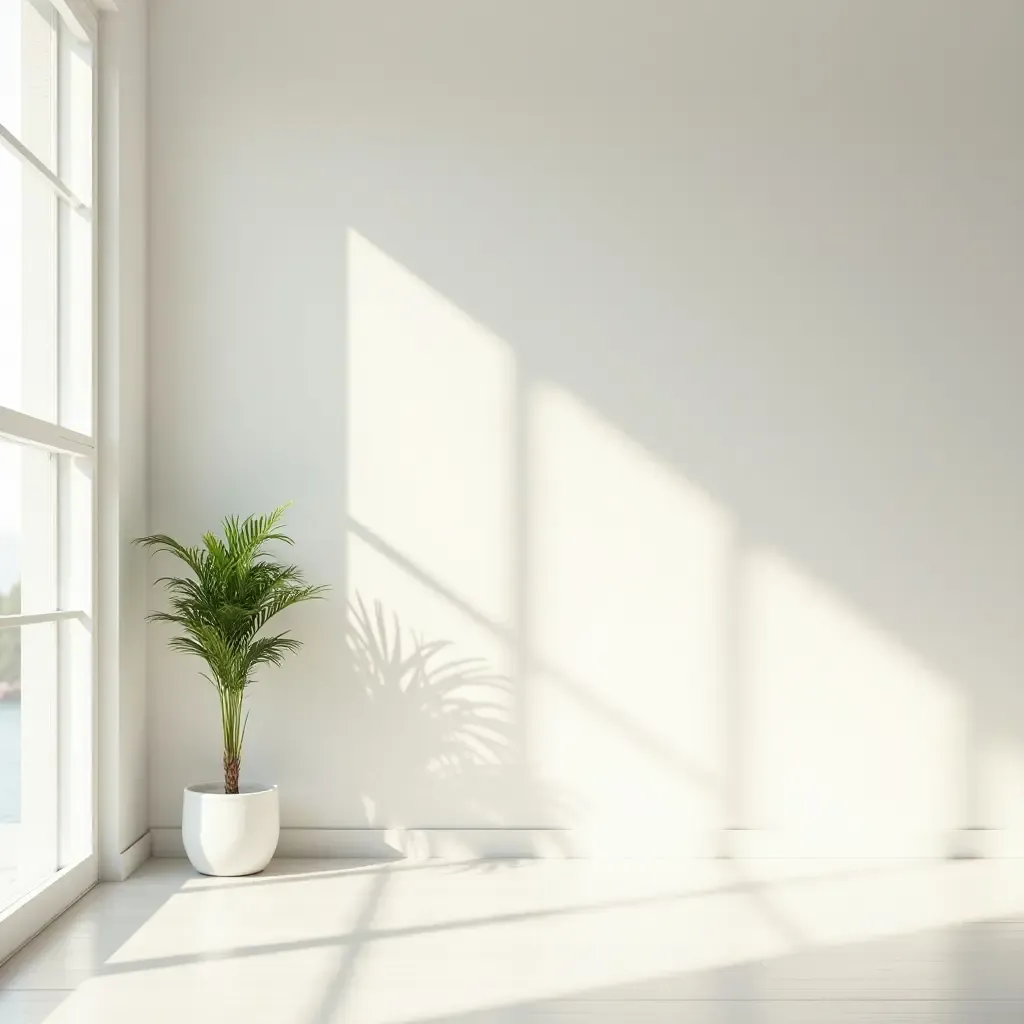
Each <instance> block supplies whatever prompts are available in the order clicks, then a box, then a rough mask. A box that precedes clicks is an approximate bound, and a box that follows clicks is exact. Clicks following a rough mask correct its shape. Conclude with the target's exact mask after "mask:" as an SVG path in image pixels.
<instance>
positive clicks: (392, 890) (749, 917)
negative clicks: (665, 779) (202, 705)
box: [0, 860, 1024, 1024]
mask: <svg viewBox="0 0 1024 1024" xmlns="http://www.w3.org/2000/svg"><path fill="white" fill-rule="evenodd" d="M43 1021H45V1022H47V1024H99V1022H102V1024H129V1022H130V1024H139V1022H144V1024H163V1022H172V1021H173V1022H184V1024H206V1022H210V1024H230V1022H232V1021H244V1022H245V1024H270V1022H273V1024H328V1022H339V1021H349V1022H354V1024H385V1022H387V1024H399V1022H403V1024H413V1022H438V1021H453V1022H458V1024H499V1022H501V1024H511V1022H524V1024H525V1022H529V1024H540V1022H547V1024H582V1022H584V1021H600V1022H605V1024H607V1022H611V1021H616V1022H618V1021H621V1022H623V1024H655V1022H658V1024H661V1022H668V1021H672V1022H682V1024H688V1022H698V1021H699V1022H722V1024H725V1022H728V1024H838V1022H861V1021H865V1022H886V1024H894V1022H897V1021H900V1022H903V1021H915V1022H953V1021H955V1022H957V1024H985V1022H989V1021H993V1022H997V1021H998V1022H1011V1021H1012V1022H1014V1024H1022V1022H1024V861H1012V860H1006V861H988V862H982V861H974V862H943V863H938V862H929V863H919V862H907V861H887V862H872V863H864V862H859V863H847V862H841V861H814V862H806V861H803V862H797V861H775V862H759V863H749V862H747V863H743V864H736V863H732V862H727V861H676V862H673V861H656V862H642V861H607V862H601V861H525V862H524V861H519V862H513V861H507V862H502V861H492V862H483V863H475V864H466V865H457V864H446V863H437V862H427V863H420V864H414V863H408V862H405V863H398V864H391V865H380V864H359V863H355V862H345V861H334V862H329V863H326V862H313V861H292V862H282V863H277V864H275V865H274V866H273V867H272V868H271V869H270V870H269V871H268V872H267V873H265V874H263V875H261V876H258V877H254V878H249V879H239V880H223V879H206V878H199V877H197V876H196V875H194V874H193V873H192V872H191V870H190V869H189V868H188V866H187V865H186V864H185V863H184V862H178V861H163V862H161V861H151V862H150V863H148V864H146V865H145V866H144V867H143V868H142V870H141V871H140V872H139V873H138V875H136V877H134V878H132V879H131V880H130V881H128V882H127V883H124V884H123V885H110V886H101V887H99V888H98V889H96V890H94V891H93V892H92V893H90V894H89V895H88V896H87V897H86V898H85V899H83V900H82V901H81V902H80V903H79V904H77V905H76V906H75V907H74V908H72V910H71V911H69V912H68V913H67V914H66V915H65V916H64V917H63V918H61V919H60V920H59V921H58V922H56V923H55V924H54V925H52V926H51V927H50V929H49V930H48V931H47V932H45V933H44V934H43V935H42V936H41V937H40V938H38V939H37V940H36V941H35V942H34V943H33V944H32V945H30V946H28V947H27V948H26V949H24V950H23V951H22V952H21V953H19V954H18V955H17V956H15V957H14V958H13V959H12V960H10V961H9V962H8V963H7V964H6V965H5V966H4V967H3V968H2V969H0V1022H2V1024H40V1022H43Z"/></svg>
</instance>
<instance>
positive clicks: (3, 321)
mask: <svg viewBox="0 0 1024 1024" xmlns="http://www.w3.org/2000/svg"><path fill="white" fill-rule="evenodd" d="M2 2H3V0H0V3H2ZM57 202H58V201H57V197H56V196H55V194H54V193H53V191H52V190H51V189H50V187H49V185H48V184H47V183H46V182H45V181H43V180H42V178H41V177H40V176H39V175H37V174H35V173H34V172H32V171H31V170H29V169H28V168H27V167H25V166H24V165H23V164H22V162H21V161H20V160H18V159H17V158H16V157H15V156H14V155H13V154H12V153H11V152H10V151H8V150H7V149H5V148H3V147H0V405H4V406H7V407H8V408H10V409H17V410H18V411H19V412H25V413H28V414H29V415H30V416H36V417H38V418H39V419H46V420H53V419H54V418H55V415H56V411H57V410H56V406H57V401H56V399H57V251H56V250H57V246H56V239H57Z"/></svg>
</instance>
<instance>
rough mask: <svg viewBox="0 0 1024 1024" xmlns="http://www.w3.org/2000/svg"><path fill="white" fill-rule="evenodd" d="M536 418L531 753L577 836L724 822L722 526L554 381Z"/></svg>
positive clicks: (727, 533)
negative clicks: (571, 812)
mask: <svg viewBox="0 0 1024 1024" xmlns="http://www.w3.org/2000/svg"><path fill="white" fill-rule="evenodd" d="M529 415H530V422H529V437H530V448H529V453H528V454H529V457H530V459H531V477H530V483H531V490H530V494H529V497H528V500H529V523H530V529H529V557H528V565H529V567H530V579H529V582H528V588H529V589H528V607H529V609H530V621H529V636H530V640H531V646H532V650H533V666H534V670H533V672H532V674H531V677H530V679H529V681H528V689H527V692H528V695H529V696H528V707H529V709H530V718H529V730H530V731H529V736H530V743H531V746H530V750H531V755H532V756H533V757H534V759H535V760H536V761H537V762H538V763H539V764H540V765H541V766H542V767H543V769H544V770H545V771H547V772H550V773H552V774H553V775H555V776H556V777H558V778H559V779H561V780H563V781H564V782H565V784H566V785H567V786H568V787H569V788H570V789H571V790H572V791H573V792H574V794H576V795H577V797H578V799H579V801H580V811H579V817H578V818H577V820H576V821H575V822H574V824H575V826H576V827H577V828H580V829H582V830H583V831H594V832H596V833H598V834H601V835H603V836H605V837H607V838H609V839H610V838H611V837H613V836H618V837H619V839H620V840H624V841H628V840H629V829H628V826H630V825H634V826H635V825H640V826H642V830H643V831H642V835H640V836H638V837H637V838H639V839H641V841H642V845H646V848H647V849H648V850H652V849H656V848H658V844H659V842H660V841H661V840H665V839H668V840H669V841H670V842H669V845H674V844H673V843H672V842H671V841H672V840H673V839H676V838H679V837H681V836H683V835H686V834H692V833H694V832H695V831H701V830H709V829H713V828H716V827H719V826H720V825H721V824H722V821H721V815H722V808H721V788H720V787H721V771H722V751H721V739H722V723H721V711H722V708H721V704H722V692H721V677H722V671H723V662H722V659H723V619H724V611H725V602H726V600H727V594H726V587H727V578H728V572H727V569H728V559H729V556H730V550H731V543H732V524H731V521H730V518H729V516H728V515H727V514H726V513H725V512H724V511H723V510H722V509H721V508H720V507H719V506H718V505H717V504H716V503H715V502H714V501H712V500H711V499H710V498H709V497H708V496H707V495H706V494H704V493H703V492H701V491H700V490H698V489H697V488H695V487H693V486H691V485H689V484H687V483H686V482H685V481H683V480H682V479H681V478H680V477H679V476H678V475H677V474H676V473H674V472H673V471H671V470H669V469H667V468H666V467H665V466H664V465H662V464H661V463H660V462H659V461H658V460H657V459H655V458H654V457H653V456H652V455H651V454H650V453H649V452H647V451H646V450H645V449H644V448H642V447H641V446H640V445H638V444H636V443H635V442H633V441H631V440H630V439H628V438H627V437H625V436H624V435H623V434H622V433H621V432H619V431H617V430H615V429H614V428H612V427H611V426H609V425H608V424H607V423H606V422H605V421H603V420H602V419H601V418H599V417H598V416H597V415H596V414H594V413H593V412H592V411H590V410H589V409H588V408H587V407H586V406H584V405H583V404H582V403H581V402H579V401H578V400H577V399H575V398H574V397H572V396H571V395H569V394H568V393H567V392H565V391H563V390H561V389H559V388H557V387H555V386H554V385H549V384H543V385H538V386H537V387H536V388H535V389H534V390H533V391H532V393H531V395H530V402H529ZM624 827H625V830H624ZM654 833H657V836H656V835H654Z"/></svg>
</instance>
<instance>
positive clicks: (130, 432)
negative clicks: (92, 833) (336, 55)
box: [98, 0, 149, 878]
mask: <svg viewBox="0 0 1024 1024" xmlns="http://www.w3.org/2000/svg"><path fill="white" fill-rule="evenodd" d="M146 13H147V12H146V4H145V2H144V0H119V2H118V11H117V13H106V14H104V15H102V18H101V22H100V42H99V76H100V78H99V80H100V90H101V91H100V100H99V109H98V125H99V140H100V141H99V145H100V152H99V168H100V176H99V198H98V203H99V208H100V219H99V222H100V239H99V259H100V306H99V331H100V346H101V360H100V368H101V377H100V405H99V408H100V422H99V438H100V458H101V465H100V481H101V483H100V486H101V487H102V488H103V491H102V497H101V508H102V509H103V510H104V512H105V515H104V516H103V517H102V518H101V520H100V524H99V543H100V558H99V564H100V565H101V566H102V567H103V570H104V572H106V570H107V568H108V567H109V569H110V572H109V575H107V576H104V577H103V578H102V580H101V585H100V613H101V614H100V616H99V617H98V622H99V623H100V632H99V636H98V644H99V652H100V662H99V664H100V679H99V692H100V704H99V715H100V723H99V726H100V727H99V778H100V787H99V792H100V807H99V811H100V815H99V819H100V870H101V873H102V874H103V876H104V877H106V878H119V877H121V875H122V873H123V872H124V870H125V862H124V861H123V859H122V856H121V855H122V853H124V852H125V851H126V850H128V849H129V848H130V847H131V846H132V845H133V844H134V843H135V842H136V841H137V840H139V839H140V838H141V837H143V836H145V835H146V833H147V831H148V826H149V784H148V774H147V773H148V767H149V765H148V760H149V755H148V751H147V744H146V735H147V723H146V639H147V634H146V628H145V623H144V622H143V613H144V610H145V606H146V601H147V582H148V581H147V576H146V573H147V568H148V566H147V563H146V560H145V558H144V556H143V555H142V553H141V552H140V551H139V550H138V549H137V548H134V547H133V546H132V540H133V538H135V537H139V536H142V535H143V534H145V533H146V532H147V531H146V527H147V517H148V516H147V489H148V479H147V475H146V447H147V444H146V441H147V438H146V433H147V422H146V388H147V385H146V214H147V210H146V199H145V187H146V95H147V94H146V61H147V49H148V47H147V42H148V34H147V25H146Z"/></svg>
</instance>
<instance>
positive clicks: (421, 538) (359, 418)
mask: <svg viewBox="0 0 1024 1024" xmlns="http://www.w3.org/2000/svg"><path fill="white" fill-rule="evenodd" d="M348 272H349V297H348V302H349V356H350V367H351V371H350V374H351V375H350V379H349V384H348V402H349V460H348V467H349V507H350V509H351V512H352V515H353V516H354V517H355V518H356V519H357V520H359V521H361V522H362V523H364V524H366V525H367V526H368V527H369V528H370V529H371V530H373V531H374V532H375V533H376V534H377V535H379V536H380V537H382V538H383V539H384V540H385V541H386V542H387V543H388V544H389V545H391V546H393V547H394V548H396V549H398V550H400V551H401V552H402V553H403V554H404V555H406V556H407V557H408V558H409V559H411V560H412V561H414V562H415V563H416V564H417V565H419V566H420V567H422V569H423V570H424V571H426V572H427V573H429V574H430V575H431V576H433V577H434V578H436V580H437V581H438V582H439V583H440V584H441V585H442V586H444V587H446V588H448V589H449V590H450V591H452V592H453V593H455V594H457V595H458V596H459V597H460V598H461V599H462V600H464V601H465V602H466V603H467V604H470V605H472V606H473V607H474V608H475V609H477V610H478V611H479V612H481V613H482V614H483V615H485V616H488V617H490V618H492V619H494V620H497V621H501V622H505V621H507V619H508V617H509V595H510V574H511V558H510V550H509V544H510V535H511V514H512V511H511V510H512V508H513V502H512V500H511V444H512V432H511V429H510V427H511V410H512V403H513V385H514V377H513V373H514V361H513V358H512V355H511V353H510V352H509V350H508V348H507V347H506V346H505V344H504V343H503V342H502V341H501V340H500V339H498V338H497V337H495V336H494V335H493V334H491V333H490V332H489V331H487V330H486V329H485V328H484V327H482V326H481V325H480V324H478V323H476V322H474V321H473V320H471V319H470V318H469V317H468V316H466V314H465V313H463V312H462V311H461V310H460V309H459V308H458V307H457V306H455V305H453V304H452V303H451V302H449V301H448V300H447V299H445V298H444V297H443V296H441V295H440V294H438V293H437V292H436V291H434V290H433V289H432V288H430V287H429V286H428V285H426V284H424V283H423V281H421V280H420V279H419V278H417V277H416V276H415V275H413V274H412V273H410V271H408V270H407V269H405V268H404V267H403V266H401V265H400V264H399V263H397V262H396V261H395V260H393V259H391V258H390V257H389V256H387V255H385V254H384V253H383V252H381V251H380V250H379V249H378V248H376V247H375V246H374V245H373V244H372V243H371V242H369V241H367V240H366V239H365V238H363V237H362V236H361V235H359V234H358V233H357V232H354V231H350V232H349V239H348Z"/></svg>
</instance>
